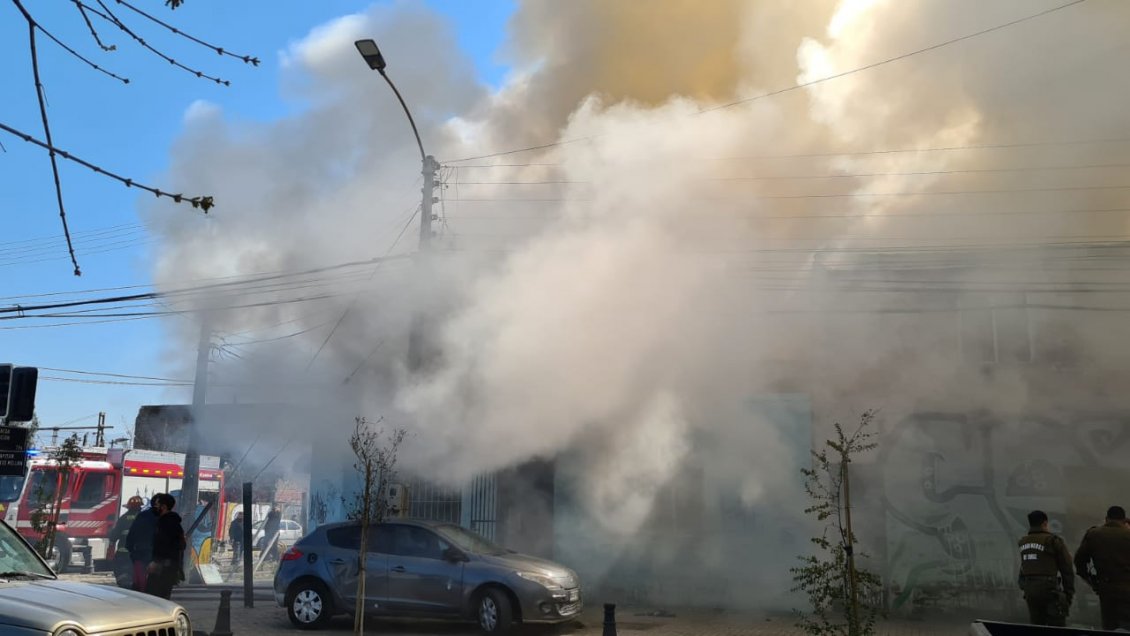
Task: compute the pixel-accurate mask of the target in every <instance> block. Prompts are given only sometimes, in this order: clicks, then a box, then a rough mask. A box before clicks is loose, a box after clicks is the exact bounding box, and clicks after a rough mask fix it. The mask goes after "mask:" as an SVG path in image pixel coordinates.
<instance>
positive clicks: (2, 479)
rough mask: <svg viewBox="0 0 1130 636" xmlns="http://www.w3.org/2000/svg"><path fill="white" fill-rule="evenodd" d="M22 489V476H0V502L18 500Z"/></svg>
mask: <svg viewBox="0 0 1130 636" xmlns="http://www.w3.org/2000/svg"><path fill="white" fill-rule="evenodd" d="M23 489H24V476H23V475H0V501H2V502H4V503H7V502H9V501H16V500H17V499H19V498H20V493H22V492H23Z"/></svg>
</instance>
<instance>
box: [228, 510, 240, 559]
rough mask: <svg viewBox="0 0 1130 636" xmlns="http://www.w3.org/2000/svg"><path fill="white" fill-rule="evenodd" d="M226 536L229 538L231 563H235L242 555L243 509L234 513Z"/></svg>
mask: <svg viewBox="0 0 1130 636" xmlns="http://www.w3.org/2000/svg"><path fill="white" fill-rule="evenodd" d="M228 537H229V538H230V539H231V564H232V565H235V564H236V563H238V562H239V559H240V558H241V557H242V556H243V511H242V510H240V511H239V512H237V513H235V519H233V520H232V522H231V525H230V526H228Z"/></svg>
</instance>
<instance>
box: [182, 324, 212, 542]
mask: <svg viewBox="0 0 1130 636" xmlns="http://www.w3.org/2000/svg"><path fill="white" fill-rule="evenodd" d="M211 347H212V328H211V325H210V323H209V320H208V318H207V316H205V317H204V319H203V320H202V321H201V322H200V343H199V344H198V345H197V347H196V381H195V382H194V384H193V387H192V417H191V418H190V419H189V421H188V448H186V449H185V451H184V480H182V481H181V487H180V507H181V510H183V511H184V512H185V515H184V519H183V520H182V524H183V525H184V528H185V530H187V529H188V524H190V523H192V513H193V512H195V511H196V505H197V503H198V502H199V501H200V421H201V420H203V419H204V401H205V391H206V389H207V388H208V354H209V353H210V351H211Z"/></svg>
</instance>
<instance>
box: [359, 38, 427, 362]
mask: <svg viewBox="0 0 1130 636" xmlns="http://www.w3.org/2000/svg"><path fill="white" fill-rule="evenodd" d="M353 45H354V46H356V47H357V52H358V53H360V54H361V57H362V58H363V59H364V60H365V62H366V63H367V64H368V65H369V68H371V69H373V70H374V71H376V72H378V73H380V74H381V77H383V78H384V80H385V81H386V82H388V85H389V88H391V89H392V92H393V93H395V94H396V99H397V100H398V101H399V102H400V107H401V108H403V109H404V114H405V115H407V116H408V123H409V124H411V125H412V134H413V135H415V136H416V146H417V147H418V148H419V149H420V162H421V164H422V170H421V172H422V174H423V176H424V187H423V188H422V189H421V190H420V193H421V195H422V199H421V202H420V243H419V250H420V252H421V253H424V252H427V251H428V250H429V249H431V244H432V221H434V220H435V218H434V216H433V214H432V204H433V203H435V186H436V171H437V170H439V162H437V161H436V160H435V157H433V156H431V155H429V154H428V153H426V152H424V142H423V141H421V140H420V131H419V129H417V128H416V120H415V119H413V118H412V112H411V111H410V110H408V104H406V103H405V102H404V97H403V96H401V94H400V90H398V89H397V88H396V84H393V83H392V80H391V79H390V78H389V76H388V74H387V73H385V66H387V64H386V63H385V58H384V55H382V54H381V49H380V47H378V46H377V43H376V42H374V41H373V40H357V41H356V42H354V43H353ZM423 322H424V318H423V315H422V314H417V315H416V318H415V320H414V321H413V324H412V330H411V331H410V332H409V334H408V366H409V368H410V369H413V370H415V369H419V368H420V367H421V366H422V362H423V356H422V347H421V337H422V335H423V332H424V325H423Z"/></svg>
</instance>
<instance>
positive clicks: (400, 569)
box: [392, 565, 404, 572]
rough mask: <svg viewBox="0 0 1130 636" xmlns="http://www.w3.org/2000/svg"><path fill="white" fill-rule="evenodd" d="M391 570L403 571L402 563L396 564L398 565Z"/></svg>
mask: <svg viewBox="0 0 1130 636" xmlns="http://www.w3.org/2000/svg"><path fill="white" fill-rule="evenodd" d="M392 571H393V572H403V571H404V566H403V565H398V566H396V567H394V568H392Z"/></svg>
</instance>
